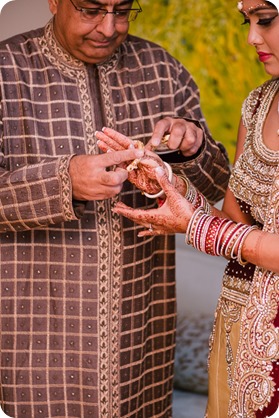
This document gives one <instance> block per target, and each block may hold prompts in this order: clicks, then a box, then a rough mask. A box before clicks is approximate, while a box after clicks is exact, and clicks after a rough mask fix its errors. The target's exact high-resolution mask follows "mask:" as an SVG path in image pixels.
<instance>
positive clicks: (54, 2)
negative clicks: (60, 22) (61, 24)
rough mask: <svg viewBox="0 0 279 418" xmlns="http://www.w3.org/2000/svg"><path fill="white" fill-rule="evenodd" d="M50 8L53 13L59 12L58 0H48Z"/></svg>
mask: <svg viewBox="0 0 279 418" xmlns="http://www.w3.org/2000/svg"><path fill="white" fill-rule="evenodd" d="M48 5H49V10H50V11H51V13H52V14H53V15H56V13H57V5H58V0H48Z"/></svg>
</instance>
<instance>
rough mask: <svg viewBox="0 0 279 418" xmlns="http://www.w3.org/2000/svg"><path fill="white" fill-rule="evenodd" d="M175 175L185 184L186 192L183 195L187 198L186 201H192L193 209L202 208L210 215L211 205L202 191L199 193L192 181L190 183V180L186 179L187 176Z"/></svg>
mask: <svg viewBox="0 0 279 418" xmlns="http://www.w3.org/2000/svg"><path fill="white" fill-rule="evenodd" d="M177 177H179V178H180V179H181V180H183V181H184V183H185V185H186V194H185V196H184V197H185V199H187V200H188V202H190V203H192V205H193V206H194V209H198V208H203V209H204V211H205V213H207V214H208V215H210V214H211V213H212V207H211V205H210V204H209V203H208V201H207V200H206V198H205V197H204V195H203V194H202V193H200V192H199V191H198V190H197V189H196V188H195V187H194V186H193V184H192V183H190V181H189V179H187V177H184V176H177Z"/></svg>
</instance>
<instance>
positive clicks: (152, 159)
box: [95, 128, 167, 195]
mask: <svg viewBox="0 0 279 418" xmlns="http://www.w3.org/2000/svg"><path fill="white" fill-rule="evenodd" d="M95 135H96V137H97V139H98V146H99V148H100V149H101V150H102V151H103V152H110V151H120V150H124V149H127V148H131V147H141V148H144V149H145V153H144V156H143V157H142V158H141V159H138V160H134V161H127V162H125V163H122V164H121V165H120V166H121V167H122V168H125V169H127V171H128V179H129V181H130V182H131V183H133V184H134V185H135V186H136V187H137V188H138V189H140V190H141V191H142V192H145V193H148V194H151V195H153V194H155V195H156V194H157V193H158V192H160V191H161V187H160V185H159V183H158V181H157V179H156V175H155V171H154V170H155V168H156V167H162V168H164V170H165V171H166V172H167V169H166V167H165V165H164V162H163V161H162V160H161V158H160V157H159V156H158V155H157V154H155V153H154V152H152V151H151V150H148V149H146V148H145V147H144V145H143V144H142V143H141V142H140V141H133V140H131V139H130V138H128V137H127V136H125V135H123V134H120V133H119V132H117V131H115V130H114V129H110V128H104V129H103V131H102V132H101V131H97V132H96V133H95Z"/></svg>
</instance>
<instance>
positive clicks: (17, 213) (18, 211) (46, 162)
mask: <svg viewBox="0 0 279 418" xmlns="http://www.w3.org/2000/svg"><path fill="white" fill-rule="evenodd" d="M0 113H1V120H0V146H1V151H0V202H1V205H0V232H6V231H21V230H25V229H32V228H40V227H44V226H47V225H50V224H56V223H60V222H63V221H67V220H68V221H70V220H73V219H76V215H75V213H74V211H73V207H72V191H71V190H72V188H71V181H70V176H69V173H68V164H69V161H70V159H71V156H63V157H61V156H60V157H57V158H55V157H50V158H46V159H42V160H41V161H40V162H38V163H36V164H29V165H26V164H24V165H22V166H21V165H20V164H16V165H15V167H9V166H8V164H7V159H6V158H5V155H4V152H3V121H2V112H1V105H0ZM10 153H12V150H10Z"/></svg>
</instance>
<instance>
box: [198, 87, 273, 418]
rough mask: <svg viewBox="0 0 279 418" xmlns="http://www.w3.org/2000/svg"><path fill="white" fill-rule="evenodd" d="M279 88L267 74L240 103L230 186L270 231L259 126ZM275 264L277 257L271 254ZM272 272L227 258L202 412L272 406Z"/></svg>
mask: <svg viewBox="0 0 279 418" xmlns="http://www.w3.org/2000/svg"><path fill="white" fill-rule="evenodd" d="M278 89H279V80H271V81H268V82H266V83H265V84H264V85H263V86H261V87H259V88H258V89H256V90H254V91H253V92H252V93H251V94H250V95H249V97H248V98H247V100H246V101H245V103H244V105H243V112H242V113H243V122H244V124H245V126H246V128H247V136H246V140H245V146H244V152H243V154H242V155H241V156H240V158H239V159H238V161H237V163H236V164H235V167H234V169H233V171H232V175H231V179H230V184H229V187H230V189H231V190H232V192H233V193H234V195H235V197H236V198H237V200H238V202H239V204H240V207H241V210H242V211H245V212H248V213H250V214H251V215H252V217H253V219H254V220H255V223H257V224H258V225H259V226H260V227H262V228H263V230H264V231H267V232H270V233H275V234H278V233H279V151H277V152H275V151H272V150H270V149H268V148H267V147H266V146H265V145H264V143H263V140H262V129H263V125H264V121H265V119H266V116H267V113H268V110H269V107H270V105H271V103H272V100H273V99H274V97H275V95H276V93H277V92H278ZM278 263H279V260H278ZM278 306H279V274H275V273H273V272H270V271H266V270H264V269H262V268H258V267H257V266H253V265H251V264H246V265H245V266H240V265H239V264H238V263H237V262H236V260H230V261H229V263H228V265H227V267H226V270H225V273H224V277H223V286H222V292H221V296H220V298H219V301H218V306H217V309H216V313H215V323H214V328H213V332H212V335H211V340H210V354H209V400H208V407H207V413H206V417H207V418H227V417H228V418H264V417H267V416H271V415H272V414H274V412H275V411H276V409H277V407H278V398H279V396H278V390H279V367H278V363H279V314H278Z"/></svg>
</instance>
